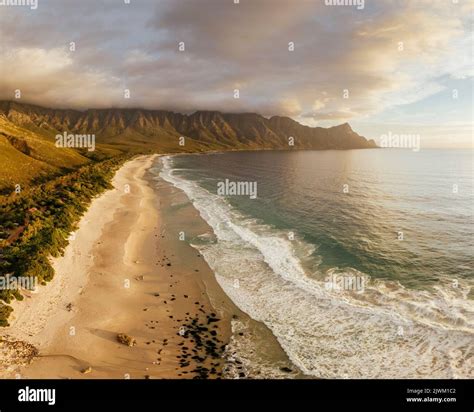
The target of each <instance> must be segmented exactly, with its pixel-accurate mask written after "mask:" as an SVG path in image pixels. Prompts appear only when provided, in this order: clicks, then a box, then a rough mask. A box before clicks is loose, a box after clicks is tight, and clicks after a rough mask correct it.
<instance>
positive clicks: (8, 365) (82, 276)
mask: <svg viewBox="0 0 474 412" xmlns="http://www.w3.org/2000/svg"><path fill="white" fill-rule="evenodd" d="M154 159H155V156H141V157H139V158H137V159H134V160H131V161H129V162H127V163H126V164H125V165H124V166H123V167H122V168H121V169H120V170H119V171H118V172H117V174H116V175H115V177H114V179H113V186H114V189H112V190H110V191H108V192H106V193H105V194H103V195H102V196H100V197H98V198H96V199H94V201H93V202H92V205H91V206H90V208H89V209H88V211H87V212H86V214H85V215H84V216H83V218H82V219H81V221H80V223H79V229H78V230H77V231H76V233H75V235H74V237H73V238H72V239H71V241H70V244H69V245H68V247H67V248H66V250H65V253H64V255H63V256H62V257H60V258H57V259H54V260H53V267H54V269H55V273H56V276H55V278H54V280H53V281H52V282H51V283H50V284H48V285H47V286H45V287H41V288H40V291H39V292H38V293H36V294H34V295H29V296H28V297H26V299H25V301H23V302H15V304H14V312H13V315H12V320H11V326H10V327H9V328H5V330H2V331H1V332H0V333H1V336H2V337H3V340H4V341H3V343H2V352H1V353H2V357H3V359H2V364H3V365H4V366H5V367H4V368H2V373H1V375H2V377H4V378H12V377H25V378H81V377H86V378H153V377H163V378H178V377H185V375H193V374H192V373H190V372H189V371H182V370H181V369H183V367H182V363H180V358H178V356H182V353H181V352H182V349H181V347H180V346H179V345H178V343H179V342H175V341H177V340H179V339H178V338H176V336H179V337H180V338H182V339H184V337H181V335H179V329H180V327H178V325H176V320H180V321H181V322H179V323H185V319H184V318H187V319H186V321H189V322H192V321H193V319H191V317H194V318H195V319H198V318H199V317H198V315H197V314H196V313H195V312H196V309H197V308H195V307H194V306H199V307H198V309H200V310H201V312H203V313H205V314H206V316H210V314H211V313H214V310H213V308H212V307H211V306H210V304H209V302H208V301H206V299H205V296H204V297H203V296H202V295H205V292H204V291H203V290H202V288H203V287H204V284H200V282H198V281H196V279H195V278H194V279H193V278H189V277H188V278H183V279H179V280H177V281H171V280H170V279H172V278H173V277H174V276H176V277H178V275H177V274H176V270H175V269H171V267H170V266H171V263H170V262H169V260H170V257H169V256H167V255H166V248H167V247H166V239H164V238H165V236H164V235H163V229H162V227H161V226H160V218H159V207H157V205H159V203H160V201H159V200H158V199H157V196H156V193H155V191H154V190H153V189H152V188H151V187H150V182H149V181H148V180H147V178H146V173H147V171H148V169H149V168H150V167H151V166H152V164H153V161H154ZM157 239H159V246H158V245H157ZM157 251H158V253H157ZM160 252H161V253H160ZM193 253H194V251H193ZM200 260H201V261H202V259H200ZM168 265H169V266H168ZM200 266H204V267H200V269H198V270H200V271H202V272H204V271H205V270H206V267H205V266H206V265H205V264H204V263H203V264H201V265H200ZM157 267H159V268H160V269H158V270H157ZM207 269H208V268H207ZM208 270H209V269H208ZM166 278H169V279H166ZM173 282H175V283H176V282H180V283H181V285H180V288H179V293H180V294H181V296H180V297H179V298H178V296H177V293H176V294H174V293H172V292H173V291H172V287H173V286H175V287H176V285H173ZM206 287H209V285H208V283H207V284H206ZM177 292H178V290H177ZM184 296H186V298H184ZM178 299H179V300H180V301H181V302H180V303H179V306H178V305H177V304H174V302H176V301H177V300H178ZM191 300H192V302H191ZM160 301H163V302H160ZM164 302H166V303H164ZM196 302H199V305H195V303H196ZM201 312H200V313H199V314H201V315H202V313H201ZM170 313H173V314H170ZM185 313H189V315H185ZM180 318H183V319H180ZM215 319H217V318H215ZM215 323H216V324H220V323H221V321H220V320H219V321H218V322H217V321H216V322H215ZM228 325H229V323H228ZM157 329H159V333H157ZM216 329H219V334H216V335H217V336H219V338H220V335H221V333H220V329H221V328H220V326H219V328H216ZM222 329H223V332H222V334H223V335H226V334H227V336H228V333H229V332H228V331H229V330H230V328H229V327H227V328H226V327H225V326H223V327H222ZM177 332H178V333H177ZM119 333H124V334H127V335H130V336H131V337H132V338H133V339H135V340H136V345H135V346H134V347H128V346H126V345H123V344H121V343H119V342H118V341H117V335H118V334H119ZM215 339H216V340H217V339H218V338H217V337H216V338H215ZM9 343H12V344H11V345H9ZM31 345H32V346H31ZM222 345H223V344H222ZM32 347H34V348H36V350H37V351H38V353H36V352H35V350H33V349H31V350H30V351H29V352H28V351H26V350H25V348H32ZM18 348H20V349H21V351H20V353H18V352H19V351H18ZM14 349H16V350H14ZM21 352H25V353H24V355H25V356H24V357H22V356H21V355H22V353H21ZM35 355H37V356H35ZM216 355H217V354H216ZM8 356H9V358H8ZM201 359H202V357H201ZM205 361H206V362H207V363H209V362H210V361H208V360H207V359H205ZM206 362H203V363H206ZM207 363H206V364H207ZM210 363H214V364H215V366H210V367H209V368H208V369H209V371H211V370H213V371H215V374H216V375H217V374H219V373H221V367H220V365H217V364H218V363H219V362H218V361H217V360H216V361H215V362H210ZM220 363H221V362H220ZM184 364H185V365H186V363H184ZM189 366H191V365H189ZM212 368H214V369H212ZM188 369H189V368H188ZM180 372H186V373H185V374H183V373H180ZM194 374H195V373H194ZM183 375H184V376H183ZM204 375H206V373H204Z"/></svg>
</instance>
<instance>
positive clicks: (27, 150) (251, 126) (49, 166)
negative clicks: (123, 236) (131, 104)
mask: <svg viewBox="0 0 474 412" xmlns="http://www.w3.org/2000/svg"><path fill="white" fill-rule="evenodd" d="M65 132H66V133H68V134H94V135H95V139H96V151H95V152H87V150H86V149H73V148H58V147H56V145H55V141H56V140H55V136H56V135H58V134H63V133H65ZM180 137H184V145H180V144H179V143H180ZM289 141H293V142H294V145H292V146H290V145H289ZM182 142H183V141H182V139H181V143H182ZM374 147H377V146H376V144H375V142H374V141H373V140H367V139H365V138H364V137H362V136H360V135H358V134H357V133H356V132H354V131H353V130H352V128H351V127H350V125H349V124H348V123H344V124H341V125H339V126H334V127H330V128H322V127H308V126H304V125H302V124H300V123H298V122H296V121H295V120H293V119H290V118H289V117H282V116H273V117H271V118H266V117H264V116H261V115H259V114H256V113H239V114H232V113H221V112H218V111H196V112H195V113H192V114H182V113H174V112H171V111H165V110H145V109H116V108H111V109H89V110H85V111H79V110H69V109H48V108H43V107H39V106H35V105H30V104H23V103H18V102H15V101H0V189H2V187H5V186H11V185H14V184H15V183H19V184H21V183H25V182H30V181H32V180H41V179H43V178H46V177H47V176H49V175H51V174H58V173H61V171H63V170H69V169H74V168H76V167H78V166H80V165H82V164H85V163H88V162H90V161H93V160H94V159H101V158H104V157H111V156H114V155H115V154H119V153H123V152H130V151H132V152H151V151H153V152H158V153H169V152H172V153H177V152H206V151H226V150H290V149H291V150H295V149H296V150H323V149H364V148H374ZM1 165H3V166H1Z"/></svg>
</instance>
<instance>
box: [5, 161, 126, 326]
mask: <svg viewBox="0 0 474 412" xmlns="http://www.w3.org/2000/svg"><path fill="white" fill-rule="evenodd" d="M129 157H130V155H120V156H116V157H113V158H111V159H106V160H102V161H98V162H95V163H91V164H88V165H85V166H83V167H80V168H79V169H77V170H75V171H73V172H70V173H67V174H65V175H63V176H60V177H57V178H55V179H52V180H50V181H49V182H46V183H43V184H39V185H36V186H32V187H31V188H30V189H25V190H22V191H20V192H19V193H17V192H13V193H12V194H10V195H9V196H2V197H0V276H1V277H5V276H12V277H15V278H21V277H31V278H34V279H35V280H36V282H35V283H37V284H41V285H44V284H46V282H48V281H50V280H51V279H52V278H53V276H54V270H53V268H52V266H51V263H50V257H51V256H53V257H56V256H59V255H60V254H61V253H62V252H63V250H64V248H65V246H66V245H67V244H68V238H69V236H70V234H71V233H72V232H74V230H75V229H76V225H77V222H78V221H79V219H80V217H81V216H82V215H83V214H84V212H85V211H86V210H87V207H88V205H89V204H90V202H91V200H92V198H93V197H95V196H97V195H99V194H100V193H102V192H103V191H105V190H107V189H110V188H111V187H112V185H111V183H110V182H111V179H112V177H113V176H114V174H115V171H116V170H117V168H118V167H119V166H120V165H121V164H122V163H123V162H124V161H125V160H126V159H127V158H129ZM13 299H17V300H22V299H23V296H22V294H21V291H20V290H11V289H3V290H0V326H8V317H9V316H10V314H11V312H12V308H11V306H9V303H11V302H12V300H13Z"/></svg>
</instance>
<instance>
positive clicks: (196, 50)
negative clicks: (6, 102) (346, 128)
mask: <svg viewBox="0 0 474 412" xmlns="http://www.w3.org/2000/svg"><path fill="white" fill-rule="evenodd" d="M326 3H332V2H326V1H325V0H240V3H239V4H234V2H233V0H158V1H151V0H150V1H147V0H142V1H140V0H131V1H130V4H126V2H125V1H123V0H102V1H100V0H83V1H80V2H77V1H64V0H62V1H60V0H56V1H54V0H39V1H38V7H37V9H31V8H30V7H27V6H1V7H0V39H1V40H0V41H1V48H0V75H1V76H0V99H13V98H14V97H15V90H21V98H22V100H23V101H25V102H29V103H36V104H40V105H43V106H50V107H68V108H79V109H84V108H90V107H111V106H114V107H145V108H161V109H170V110H176V111H181V112H192V111H195V110H197V109H201V110H202V109H209V110H220V111H227V112H243V111H244V112H248V111H254V112H258V113H261V114H263V115H268V116H270V115H275V114H278V115H288V116H291V117H293V118H295V119H296V120H298V121H301V122H303V123H306V124H309V125H317V124H319V125H326V126H327V125H332V124H338V123H342V122H345V121H351V122H355V123H357V122H360V125H361V126H360V127H361V128H362V129H363V128H364V127H366V128H367V127H368V126H367V124H375V123H377V122H378V123H383V122H385V121H387V120H389V121H391V120H392V121H396V122H399V123H407V122H410V123H413V124H415V123H416V124H418V125H423V124H426V125H433V123H432V122H433V121H434V120H436V119H437V121H438V122H439V121H440V120H439V119H440V118H442V117H443V116H441V113H444V114H445V118H444V119H443V120H442V124H443V125H445V123H446V124H448V123H450V122H451V123H452V122H456V124H459V123H462V124H465V125H466V124H469V123H470V115H469V111H470V110H469V109H471V110H472V97H470V96H471V94H472V76H473V73H472V64H473V62H472V45H471V42H472V31H471V25H472V12H473V8H472V2H468V1H463V0H459V1H458V2H457V3H456V2H452V1H439V0H433V1H431V0H430V1H428V0H417V1H411V0H365V2H363V4H364V7H363V8H362V9H360V8H358V7H357V6H337V5H332V6H331V5H326ZM354 3H357V2H354ZM180 48H181V50H180ZM183 49H184V50H183ZM236 89H238V91H239V92H238V93H239V98H238V99H236V98H234V97H235V90H236ZM454 89H456V90H458V95H457V97H456V99H457V100H456V101H454V100H455V99H453V90H454ZM124 90H129V91H130V98H129V99H126V98H124V96H125V94H126V92H124ZM466 96H467V97H466ZM433 99H435V100H436V101H437V103H436V104H434V103H433ZM439 100H441V102H439ZM419 102H425V103H424V105H422V107H421V109H419V110H421V111H419V112H418V113H420V114H423V115H420V116H418V118H416V119H414V118H413V110H406V111H405V113H403V112H404V110H403V109H400V108H403V107H406V108H408V107H411V106H413V105H417V104H418V103H419ZM433 104H434V106H433ZM466 106H467V109H466ZM417 107H418V106H417ZM433 107H435V108H436V113H431V115H430V114H429V113H428V112H432V111H433ZM446 113H451V114H450V115H447V114H446ZM391 114H393V119H395V118H396V120H393V119H392V116H391ZM430 116H431V117H430ZM364 125H365V126H364ZM366 130H367V133H369V134H371V136H368V137H376V136H377V134H378V133H380V132H381V129H380V128H378V129H377V128H373V130H372V129H371V128H370V127H369V128H367V129H366ZM369 130H370V131H369ZM448 133H449V132H448Z"/></svg>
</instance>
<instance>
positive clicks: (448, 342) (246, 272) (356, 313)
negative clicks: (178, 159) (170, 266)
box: [160, 157, 474, 378]
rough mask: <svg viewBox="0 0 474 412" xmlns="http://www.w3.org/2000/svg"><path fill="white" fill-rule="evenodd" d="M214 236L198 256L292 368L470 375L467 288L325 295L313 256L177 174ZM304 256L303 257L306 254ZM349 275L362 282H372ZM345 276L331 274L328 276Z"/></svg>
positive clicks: (384, 285)
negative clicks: (308, 263) (310, 267)
mask: <svg viewBox="0 0 474 412" xmlns="http://www.w3.org/2000/svg"><path fill="white" fill-rule="evenodd" d="M160 176H161V177H162V178H163V179H165V180H166V181H168V182H170V183H172V184H173V185H175V186H176V187H177V188H179V189H181V190H183V191H184V192H185V193H186V195H187V196H188V197H189V199H190V200H191V201H192V203H193V204H194V206H195V207H196V209H197V210H198V211H199V213H200V214H201V216H202V218H203V219H204V220H206V222H207V223H208V224H209V225H210V226H211V227H212V229H213V231H214V233H215V235H216V237H217V241H216V242H202V243H200V244H199V245H195V246H196V247H198V248H199V250H200V251H201V253H202V254H203V256H204V257H205V259H206V261H207V262H208V264H209V266H210V267H211V268H212V269H213V270H214V272H215V274H216V278H217V280H218V282H219V284H220V285H221V287H222V288H223V290H224V291H225V292H226V293H227V294H228V296H229V297H230V298H231V299H232V300H233V301H234V303H235V304H236V305H237V306H238V307H239V308H240V309H241V310H243V311H244V312H246V313H247V314H248V315H249V316H251V317H252V318H253V319H255V320H257V321H261V322H264V323H265V324H266V325H267V326H268V328H269V329H270V330H271V331H272V333H273V334H274V335H275V336H276V337H277V339H278V341H279V342H280V344H281V346H282V348H283V349H284V350H285V352H286V353H287V354H288V356H289V358H290V359H291V361H292V362H293V363H294V364H295V365H297V366H298V367H299V368H300V369H301V370H302V371H303V372H304V373H305V374H308V375H313V376H316V377H322V378H452V377H457V378H462V377H472V376H473V367H474V364H473V358H474V346H473V342H474V308H473V306H472V301H469V300H468V299H467V293H468V287H467V286H465V285H463V284H459V285H458V287H456V288H454V287H452V286H451V285H450V284H449V283H447V284H446V285H440V286H438V287H437V288H435V289H434V291H430V292H428V291H415V290H409V289H406V288H404V287H402V286H401V285H400V284H398V283H395V282H386V281H380V280H378V281H370V282H369V283H368V284H366V287H365V291H364V292H363V293H356V292H341V291H332V290H328V289H327V288H326V287H325V284H324V282H323V281H321V280H318V279H321V276H319V277H318V276H314V274H309V273H306V270H305V268H304V265H303V264H302V262H301V259H302V258H304V254H305V253H306V254H310V253H312V252H313V251H314V247H312V246H311V245H307V244H305V243H304V242H302V241H298V240H293V241H290V240H288V238H287V236H286V234H285V233H283V232H281V231H279V230H277V229H275V228H272V227H270V226H268V225H264V224H261V223H259V222H257V221H255V220H252V219H249V218H247V217H245V216H243V215H242V214H241V213H239V211H237V210H235V209H234V208H233V207H231V206H230V205H229V204H228V203H227V202H226V201H225V199H223V198H221V197H219V196H216V195H214V194H212V193H210V192H209V191H207V190H205V189H203V188H202V187H201V186H199V185H198V184H196V183H195V182H192V181H189V180H185V179H183V178H181V177H178V176H177V175H176V174H174V173H173V168H172V159H171V158H168V157H166V158H163V168H162V171H161V174H160ZM303 251H304V253H303ZM345 271H346V272H347V271H352V272H354V273H355V274H358V275H359V276H363V277H364V278H365V279H369V276H368V275H367V274H362V273H360V272H357V271H356V270H355V269H345ZM331 272H334V273H340V269H338V268H333V269H332V270H330V271H329V273H328V274H331Z"/></svg>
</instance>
